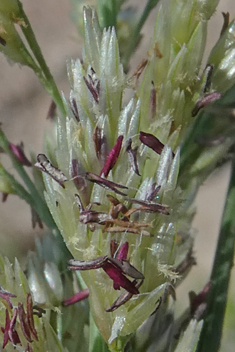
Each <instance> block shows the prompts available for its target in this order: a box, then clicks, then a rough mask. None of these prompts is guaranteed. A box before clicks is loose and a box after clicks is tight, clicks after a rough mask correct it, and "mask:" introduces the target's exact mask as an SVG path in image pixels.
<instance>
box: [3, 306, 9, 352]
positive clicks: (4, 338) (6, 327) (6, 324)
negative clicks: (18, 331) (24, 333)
mask: <svg viewBox="0 0 235 352" xmlns="http://www.w3.org/2000/svg"><path fill="white" fill-rule="evenodd" d="M10 322H11V320H10V317H9V312H8V310H7V309H6V320H5V327H4V328H1V330H2V332H3V334H4V336H3V344H2V348H4V347H5V346H6V345H7V342H8V340H9V335H8V333H9V329H10Z"/></svg>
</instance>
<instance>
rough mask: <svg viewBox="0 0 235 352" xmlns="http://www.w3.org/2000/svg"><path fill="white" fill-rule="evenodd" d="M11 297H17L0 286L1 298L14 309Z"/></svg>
mask: <svg viewBox="0 0 235 352" xmlns="http://www.w3.org/2000/svg"><path fill="white" fill-rule="evenodd" d="M11 297H16V295H14V294H13V293H10V292H8V291H6V290H4V288H3V287H2V286H0V298H2V299H4V300H5V301H7V303H8V305H9V308H11V309H12V308H13V306H12V303H11V300H10V299H11Z"/></svg>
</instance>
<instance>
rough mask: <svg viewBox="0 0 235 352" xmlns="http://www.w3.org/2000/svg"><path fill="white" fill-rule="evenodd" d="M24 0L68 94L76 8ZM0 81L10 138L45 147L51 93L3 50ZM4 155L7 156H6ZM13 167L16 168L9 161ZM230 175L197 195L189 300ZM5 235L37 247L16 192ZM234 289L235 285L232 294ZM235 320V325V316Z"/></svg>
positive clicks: (0, 105)
mask: <svg viewBox="0 0 235 352" xmlns="http://www.w3.org/2000/svg"><path fill="white" fill-rule="evenodd" d="M23 3H24V7H25V10H26V13H27V14H28V17H29V19H30V21H31V23H32V25H33V28H34V30H35V33H36V35H37V38H38V41H39V43H40V45H41V48H42V51H43V53H44V56H45V58H46V60H47V63H48V66H49V67H50V68H51V71H52V73H53V75H54V77H55V79H56V82H57V84H58V86H59V88H60V89H61V90H63V91H64V92H65V94H68V91H69V86H68V81H67V77H66V60H67V59H68V58H70V57H74V58H75V57H78V56H79V55H80V51H81V39H79V37H78V34H77V31H76V28H75V26H74V25H73V23H72V22H71V20H70V18H69V12H70V11H71V5H70V3H69V0H50V1H48V0H40V1H36V0H24V1H23ZM132 3H135V4H136V5H138V6H140V7H141V6H142V7H143V5H144V4H145V2H144V1H139V0H138V1H132ZM222 11H223V12H227V11H229V12H230V14H231V18H232V17H235V6H234V0H223V1H221V3H220V6H219V8H218V10H217V13H216V14H215V15H214V16H213V18H212V20H211V22H212V23H211V26H210V29H209V34H208V48H211V47H212V46H213V43H214V42H215V39H216V38H217V37H218V35H219V32H220V28H221V26H222V16H221V12H222ZM154 17H155V13H153V14H152V16H151V18H150V20H149V22H148V24H147V25H146V26H145V28H144V33H145V40H144V42H143V45H142V47H141V50H142V52H143V53H145V52H146V51H147V49H148V44H149V41H150V38H149V33H151V32H152V29H151V27H152V25H153V21H154ZM208 50H209V49H208ZM140 55H141V52H140ZM140 55H137V56H136V57H137V58H136V59H134V60H132V63H133V65H136V64H137V63H138V62H139V61H140V57H141V56H140ZM0 82H1V84H0V121H1V122H2V123H3V128H4V131H5V132H6V134H7V136H8V138H9V139H10V140H11V141H12V142H13V143H19V142H20V141H21V140H22V139H23V141H24V143H25V146H26V149H32V150H35V151H36V152H38V153H39V152H41V151H42V140H43V131H44V128H45V126H46V124H47V122H46V120H45V117H46V115H47V111H48V107H49V104H50V98H49V97H48V95H47V94H46V92H45V91H44V90H43V88H42V87H41V85H40V83H39V82H38V80H37V78H35V76H34V74H33V72H31V71H30V70H29V69H28V68H19V67H18V66H17V65H14V66H10V65H9V64H8V63H7V62H6V60H5V58H4V57H3V56H2V55H0ZM2 159H3V160H4V157H3V158H2ZM8 170H9V172H13V170H12V169H11V167H10V166H9V168H8ZM228 175H229V167H225V168H223V169H222V170H220V171H219V172H218V173H217V174H215V175H212V176H211V177H210V179H208V180H207V182H205V184H204V185H203V187H202V188H201V191H200V192H199V195H198V197H197V204H198V211H197V215H196V217H195V221H194V227H195V229H196V230H197V235H196V245H195V253H196V257H197V262H198V265H197V266H196V267H195V268H194V269H193V272H192V276H191V278H192V279H191V280H187V281H186V283H185V284H184V287H183V288H182V289H181V290H180V293H179V294H180V296H185V299H187V292H188V291H189V290H190V289H194V290H195V291H198V290H200V288H201V287H202V286H203V285H204V283H205V282H206V281H207V280H208V278H209V273H210V269H211V265H212V261H213V253H214V250H215V245H216V238H217V235H218V230H219V224H220V218H221V213H222V209H223V204H224V198H225V194H226V188H227V182H228ZM0 234H1V244H0V248H1V252H3V253H9V250H10V251H11V256H12V257H14V256H15V255H21V254H23V253H24V252H25V250H26V249H27V248H33V241H34V233H32V230H31V221H30V213H29V209H28V207H27V206H25V205H24V203H23V202H22V201H20V200H19V199H17V198H16V197H9V199H8V201H7V203H5V204H0ZM233 277H234V272H233ZM233 286H234V285H233ZM234 291H235V288H234V287H233V289H232V290H231V297H233V295H232V292H233V293H234ZM233 324H234V326H235V318H234V319H233ZM230 335H233V334H232V333H231V332H230V331H229V330H226V332H225V337H224V344H223V346H222V349H221V351H228V352H229V351H231V352H232V351H233V350H234V349H233V348H232V346H231V340H230V338H231V336H230Z"/></svg>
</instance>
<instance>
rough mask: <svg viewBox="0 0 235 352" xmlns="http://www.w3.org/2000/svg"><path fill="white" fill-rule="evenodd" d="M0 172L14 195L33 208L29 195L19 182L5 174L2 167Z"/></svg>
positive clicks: (7, 173)
mask: <svg viewBox="0 0 235 352" xmlns="http://www.w3.org/2000/svg"><path fill="white" fill-rule="evenodd" d="M0 170H1V171H2V172H4V175H5V176H6V177H7V179H8V180H9V182H10V184H11V187H12V189H13V191H14V193H15V194H17V195H18V196H19V197H20V198H21V199H23V200H25V201H26V202H27V203H28V204H29V205H31V206H34V203H33V199H32V197H31V196H30V194H29V193H28V192H27V191H26V190H25V189H24V187H23V186H21V184H20V183H19V182H17V181H16V179H15V177H14V176H13V175H11V174H10V173H9V172H7V171H6V170H5V169H4V168H3V167H2V166H0Z"/></svg>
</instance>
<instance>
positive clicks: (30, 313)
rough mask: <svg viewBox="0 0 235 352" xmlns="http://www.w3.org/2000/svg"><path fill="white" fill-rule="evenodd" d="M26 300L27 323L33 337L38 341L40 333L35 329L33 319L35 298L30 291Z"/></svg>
mask: <svg viewBox="0 0 235 352" xmlns="http://www.w3.org/2000/svg"><path fill="white" fill-rule="evenodd" d="M26 301H27V314H26V319H27V324H28V327H29V330H30V333H31V335H32V337H33V338H34V339H35V340H37V341H38V334H37V331H36V329H35V326H34V319H33V300H32V296H31V294H30V293H27V298H26Z"/></svg>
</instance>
